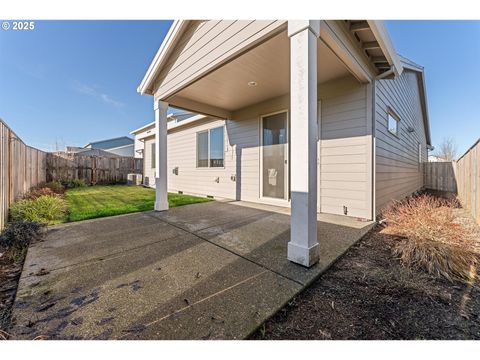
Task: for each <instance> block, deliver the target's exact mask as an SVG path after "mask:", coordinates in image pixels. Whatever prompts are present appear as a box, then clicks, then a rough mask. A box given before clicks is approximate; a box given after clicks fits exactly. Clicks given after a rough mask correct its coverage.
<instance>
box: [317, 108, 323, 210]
mask: <svg viewBox="0 0 480 360" xmlns="http://www.w3.org/2000/svg"><path fill="white" fill-rule="evenodd" d="M317 126H318V129H317V213H320V212H321V210H322V206H321V204H322V202H321V201H322V196H321V188H322V187H321V181H320V175H321V173H320V172H321V167H322V163H321V160H322V157H321V156H320V153H321V148H322V100H318V101H317Z"/></svg>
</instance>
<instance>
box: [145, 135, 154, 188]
mask: <svg viewBox="0 0 480 360" xmlns="http://www.w3.org/2000/svg"><path fill="white" fill-rule="evenodd" d="M154 143H155V137H154V136H151V137H148V138H145V150H144V152H143V184H144V185H148V186H152V187H154V186H155V166H152V144H154Z"/></svg>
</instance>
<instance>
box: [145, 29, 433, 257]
mask: <svg viewBox="0 0 480 360" xmlns="http://www.w3.org/2000/svg"><path fill="white" fill-rule="evenodd" d="M138 91H139V92H140V93H141V94H144V95H152V98H153V108H154V112H155V123H154V124H150V125H151V126H152V129H153V133H154V134H155V140H154V141H155V150H156V151H155V152H156V154H157V156H156V157H155V159H154V162H155V167H156V169H157V174H156V177H157V178H156V202H155V209H156V210H157V211H163V210H167V209H168V201H167V190H169V191H182V192H185V193H193V194H200V195H210V196H213V197H219V198H220V197H221V198H228V199H237V200H246V201H251V202H259V203H266V204H274V205H279V206H285V207H291V237H290V242H289V244H288V258H289V259H290V260H292V261H293V262H297V263H300V264H302V265H305V266H311V265H312V264H314V263H315V262H317V261H318V258H319V257H318V251H319V250H318V249H319V247H318V241H317V212H322V213H330V214H338V215H345V216H353V217H357V218H362V219H367V220H370V219H375V218H376V216H377V215H378V214H379V212H380V211H381V209H382V208H383V207H384V206H386V205H387V204H388V203H389V202H390V201H391V200H393V199H401V198H403V197H405V196H407V195H409V194H411V193H413V192H415V191H417V190H419V189H421V188H422V187H423V170H422V164H423V163H424V162H426V161H427V147H429V146H430V145H431V141H430V130H429V121H428V111H427V99H426V93H425V79H424V73H423V68H422V67H421V66H419V65H417V64H415V63H413V62H412V61H410V60H408V59H406V58H404V57H401V56H399V55H398V54H397V53H396V52H395V49H394V46H393V44H392V42H391V39H390V38H389V35H388V33H387V31H386V29H385V27H384V24H383V22H381V21H370V20H369V21H365V20H355V21H343V20H342V21H339V20H298V21H268V20H261V21H260V20H259V21H224V20H214V21H213V20H212V21H186V20H181V21H175V22H174V23H173V25H172V27H171V29H170V31H169V33H168V34H167V36H166V38H165V40H164V42H163V43H162V45H161V47H160V49H159V51H158V52H157V54H156V56H155V58H154V60H153V61H152V63H151V65H150V67H149V69H148V71H147V73H146V75H145V77H144V79H143V80H142V82H141V84H140V86H139V88H138ZM169 106H172V107H175V108H180V109H186V110H189V111H192V112H196V113H200V114H204V115H205V117H203V118H201V119H198V120H196V121H191V122H189V123H185V124H182V123H180V124H178V125H177V126H175V127H170V126H169V123H168V114H167V109H168V107H169ZM152 129H151V130H152ZM167 134H168V135H167ZM167 138H168V140H167ZM152 141H153V140H152ZM167 144H168V145H167ZM146 149H148V147H147V148H146ZM145 160H147V159H145Z"/></svg>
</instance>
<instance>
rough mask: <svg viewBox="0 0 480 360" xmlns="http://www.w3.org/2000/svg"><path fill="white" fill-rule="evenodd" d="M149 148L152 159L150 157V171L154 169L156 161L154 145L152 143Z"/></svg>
mask: <svg viewBox="0 0 480 360" xmlns="http://www.w3.org/2000/svg"><path fill="white" fill-rule="evenodd" d="M151 147H152V157H151V160H152V162H151V164H150V165H151V166H152V169H155V160H156V152H155V143H152V145H151Z"/></svg>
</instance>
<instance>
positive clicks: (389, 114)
mask: <svg viewBox="0 0 480 360" xmlns="http://www.w3.org/2000/svg"><path fill="white" fill-rule="evenodd" d="M390 119H393V121H395V124H396V126H395V132H393V131H391V130H390ZM400 121H401V119H400V116H398V115H397V114H396V113H395V111H393V110H392V109H391V108H388V111H387V130H388V132H389V133H390V134H392V135H394V136H396V137H399V136H400Z"/></svg>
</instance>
